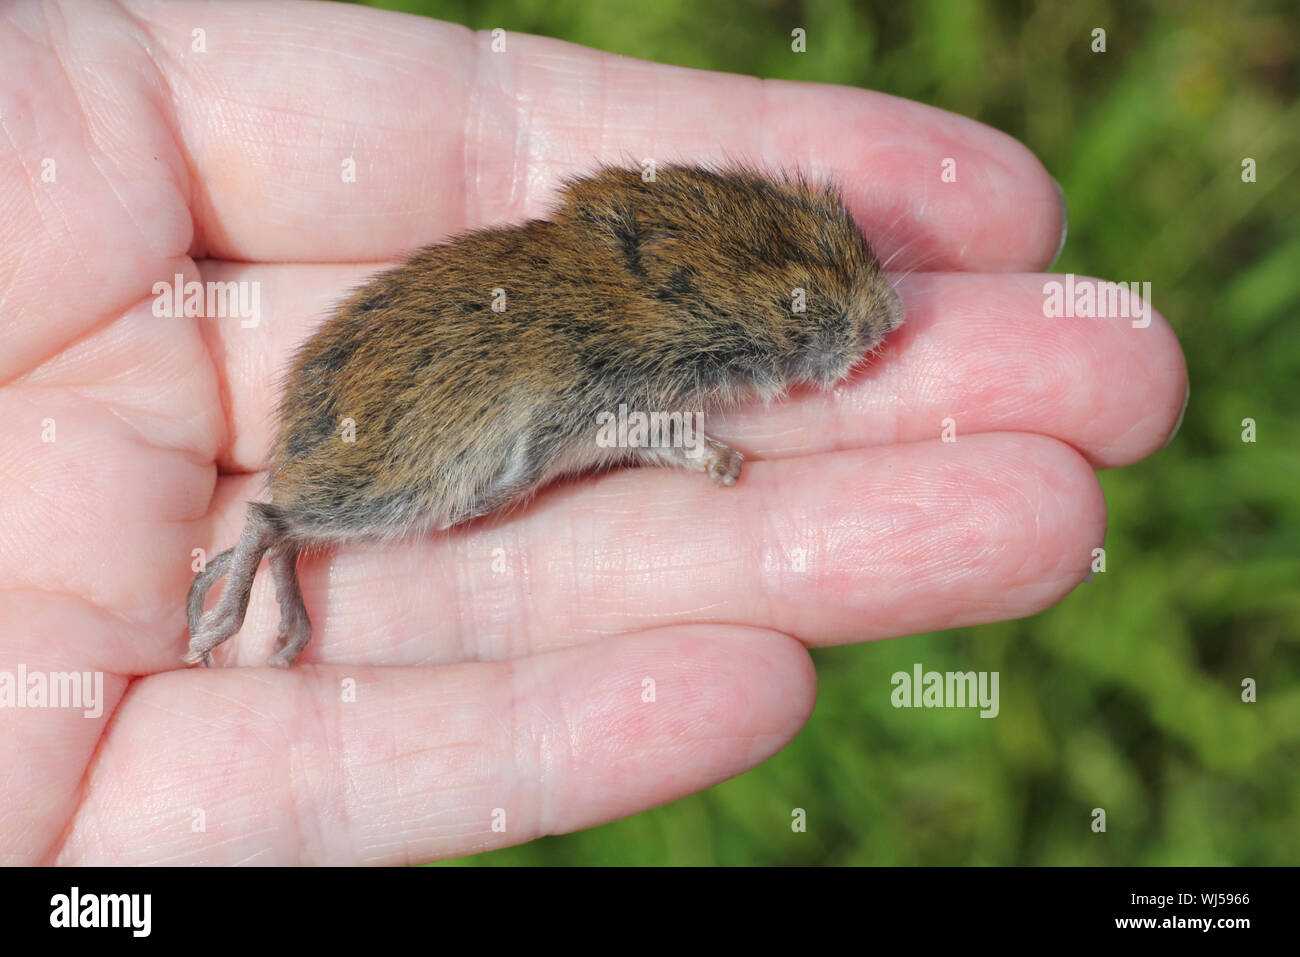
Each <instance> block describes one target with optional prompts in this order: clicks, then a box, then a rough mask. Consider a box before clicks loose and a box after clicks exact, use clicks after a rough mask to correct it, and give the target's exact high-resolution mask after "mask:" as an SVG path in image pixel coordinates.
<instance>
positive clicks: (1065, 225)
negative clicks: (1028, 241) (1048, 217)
mask: <svg viewBox="0 0 1300 957" xmlns="http://www.w3.org/2000/svg"><path fill="white" fill-rule="evenodd" d="M1052 182H1053V183H1055V184H1056V193H1057V195H1058V196H1060V197H1061V241H1060V242H1059V243H1057V244H1056V255H1055V256H1053V257H1052V265H1051V266H1048V267H1047V268H1048V269H1051V268H1052V266H1055V265H1056V261H1057V260H1058V259H1060V258H1061V250H1063V249H1065V237H1066V236H1068V235H1070V207H1069V206H1067V205H1066V203H1065V190H1063V189H1061V184H1060V183H1059V182H1057V180H1056V179H1055V177H1053V179H1052Z"/></svg>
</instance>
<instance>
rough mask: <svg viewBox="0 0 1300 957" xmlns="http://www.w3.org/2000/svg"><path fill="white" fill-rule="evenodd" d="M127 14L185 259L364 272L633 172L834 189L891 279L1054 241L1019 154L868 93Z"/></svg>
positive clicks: (1015, 263) (510, 44) (1047, 204)
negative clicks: (572, 179)
mask: <svg viewBox="0 0 1300 957" xmlns="http://www.w3.org/2000/svg"><path fill="white" fill-rule="evenodd" d="M136 14H137V16H138V18H139V21H140V22H141V23H143V25H144V28H145V29H146V30H147V31H148V32H149V34H151V36H152V38H153V40H154V41H156V50H155V53H154V58H155V61H156V62H157V64H158V66H159V68H160V70H161V71H162V73H163V78H164V80H165V84H166V88H167V89H168V90H169V91H170V93H171V96H172V100H173V102H172V104H171V108H172V112H173V122H174V126H175V129H176V131H177V135H178V136H179V138H180V139H181V141H182V145H183V148H184V153H185V155H186V157H187V159H188V161H189V163H188V165H189V171H190V173H191V174H192V176H193V177H194V178H195V180H196V182H195V183H194V187H195V188H194V189H193V190H192V195H193V196H195V197H196V200H195V202H194V203H192V212H193V214H194V217H195V226H196V230H195V235H196V240H195V246H196V248H195V249H194V250H193V253H194V254H195V255H196V256H198V255H207V256H212V257H220V258H226V259H238V260H246V261H279V262H284V261H294V262H317V261H329V262H342V261H372V260H379V259H384V258H387V257H390V256H393V255H395V254H398V253H400V252H402V251H404V250H409V249H411V248H414V247H416V246H420V245H424V244H427V243H430V242H434V241H436V240H439V239H441V238H444V237H446V236H447V235H450V234H452V233H455V232H458V231H460V230H462V229H465V228H471V227H475V226H480V225H483V224H486V223H493V222H504V221H517V220H520V219H523V218H527V217H532V216H540V215H543V214H544V213H545V211H546V209H547V206H548V205H549V203H550V202H551V199H552V194H553V188H554V186H555V185H556V184H557V183H558V182H559V181H560V180H561V179H562V178H563V177H565V176H567V175H569V174H571V173H574V172H577V171H580V170H583V169H586V168H589V167H591V166H592V165H594V164H595V163H596V162H599V161H605V160H609V161H623V162H627V161H629V160H631V161H634V162H642V161H643V160H645V159H652V160H654V161H655V162H657V163H659V164H664V163H670V162H674V161H682V160H693V161H725V160H727V159H734V160H739V161H742V162H745V163H749V164H753V165H757V166H760V167H763V168H769V169H777V168H786V167H798V168H800V169H802V170H803V171H805V172H806V173H809V174H812V175H814V176H830V177H834V178H835V179H836V180H838V181H839V182H840V184H841V186H842V187H843V188H844V191H845V194H846V198H847V200H848V202H849V206H850V208H851V209H852V211H853V212H854V214H855V216H856V217H857V218H858V220H859V222H860V224H861V225H862V226H863V229H864V231H865V232H866V233H867V235H868V238H870V239H871V240H872V241H873V243H874V244H875V246H876V247H877V252H878V253H879V255H880V256H881V257H882V258H886V257H889V256H891V255H893V254H894V253H895V252H901V255H899V256H898V258H897V259H896V260H895V261H894V263H893V267H894V268H898V267H899V266H900V265H901V266H904V267H906V266H907V265H908V264H909V263H915V264H918V265H922V266H924V267H925V268H930V269H964V270H980V271H1006V270H1035V269H1039V268H1042V267H1043V266H1045V265H1046V264H1047V263H1048V262H1050V260H1051V259H1052V258H1053V256H1054V255H1055V253H1056V251H1057V248H1058V246H1059V242H1060V238H1061V229H1062V223H1063V209H1062V205H1061V199H1060V194H1059V191H1058V189H1057V187H1056V185H1055V183H1054V182H1053V180H1052V179H1051V177H1050V176H1048V175H1047V173H1046V172H1045V171H1044V169H1043V168H1042V166H1041V164H1040V163H1039V162H1038V160H1037V159H1036V158H1035V157H1034V156H1033V154H1032V153H1030V151H1029V150H1028V149H1026V148H1025V147H1024V146H1023V145H1021V144H1020V143H1018V142H1016V141H1015V140H1014V139H1012V138H1011V137H1008V136H1006V135H1004V134H1002V133H999V132H997V131H996V130H993V129H991V128H989V127H987V126H984V125H982V124H980V123H976V122H974V121H972V120H968V119H966V118H964V117H961V116H957V115H955V114H951V113H947V112H945V111H942V110H938V109H934V108H932V107H928V106H924V105H922V104H919V103H914V102H910V101H908V100H903V99H898V98H896V97H891V96H887V95H884V94H880V93H874V92H871V91H867V90H859V89H852V88H848V87H837V86H824V85H817V84H806V83H792V82H779V81H763V80H758V79H755V78H753V77H746V76H736V75H729V74H723V73H711V72H706V71H700V70H692V69H685V68H680V67H673V66H666V65H663V64H657V63H648V62H644V61H639V60H633V59H628V58H625V57H619V56H613V55H609V54H605V53H601V52H598V51H594V50H589V49H586V48H583V47H579V46H574V45H571V44H568V43H563V42H560V41H556V40H550V39H546V38H542V37H533V36H527V35H523V34H512V33H507V34H506V35H505V36H504V37H502V38H498V42H496V43H495V44H494V42H493V38H492V37H491V36H489V35H486V34H475V33H472V32H471V31H469V30H467V29H464V28H462V27H458V26H454V25H450V24H445V23H439V22H436V21H432V20H427V19H422V18H417V17H409V16H405V15H401V14H390V13H385V12H381V11H376V10H368V9H361V8H355V7H348V6H344V5H341V4H340V5H332V4H328V5H327V4H321V5H319V6H314V7H306V8H304V7H302V6H298V5H293V6H290V5H288V4H284V3H279V2H267V3H257V4H255V5H248V6H245V5H243V4H222V5H220V6H215V5H212V6H210V5H198V4H194V3H190V2H181V3H169V4H158V5H150V6H147V7H144V6H142V7H140V8H138V9H137V10H136ZM507 26H508V24H507ZM197 28H201V29H202V31H203V34H202V35H203V43H202V46H203V50H202V52H196V50H195V42H196V41H195V31H196V29H197ZM774 42H776V41H775V40H774Z"/></svg>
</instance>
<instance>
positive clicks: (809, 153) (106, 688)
mask: <svg viewBox="0 0 1300 957" xmlns="http://www.w3.org/2000/svg"><path fill="white" fill-rule="evenodd" d="M195 30H201V31H203V32H202V36H203V39H204V43H205V46H206V52H196V51H195V49H194V43H195V34H194V31H195ZM507 43H508V45H507V49H506V51H505V52H503V53H493V52H491V51H490V49H489V44H490V38H488V37H485V36H482V35H474V34H471V33H469V32H468V31H466V30H463V29H461V28H458V27H453V26H450V25H447V24H440V23H434V22H430V21H424V20H418V19H412V18H404V17H399V16H396V15H391V14H383V13H379V12H376V11H371V10H364V9H357V8H351V7H344V6H331V5H321V6H317V7H311V6H308V7H302V6H289V5H282V4H280V3H258V4H256V5H249V6H244V5H233V4H223V5H220V6H215V5H214V6H204V5H196V4H191V3H185V2H180V3H168V4H165V5H163V4H160V5H157V6H154V5H148V4H143V3H141V4H135V5H132V4H127V12H123V11H122V9H120V8H118V7H115V6H113V7H97V6H96V7H91V6H89V5H87V6H85V7H83V8H79V9H78V10H77V11H76V16H61V15H60V14H59V12H58V10H57V8H54V7H50V8H48V9H47V8H45V7H43V6H42V5H40V4H37V3H27V4H19V5H16V6H13V7H11V8H10V9H9V10H8V11H7V14H6V20H5V22H4V23H3V24H0V58H3V60H4V62H5V63H6V66H7V69H6V76H5V81H4V86H3V88H0V129H3V132H4V134H5V137H4V139H3V141H0V144H2V145H0V197H2V198H3V200H4V210H5V215H3V216H0V343H2V347H0V368H2V373H3V374H2V375H0V382H3V387H0V410H2V412H0V414H3V416H4V419H5V421H7V422H8V423H9V426H10V427H9V428H8V429H7V430H4V431H3V432H0V463H2V464H0V529H2V530H3V534H0V677H2V676H3V672H5V671H8V672H11V673H14V674H17V673H18V671H19V668H20V667H24V668H25V669H26V672H27V673H28V674H38V675H39V674H46V675H49V674H51V673H55V672H69V671H91V672H100V673H102V674H103V679H104V685H103V697H104V700H103V708H102V714H101V715H100V716H98V717H89V718H88V717H85V716H84V715H83V710H82V709H73V708H58V709H56V708H42V709H34V708H25V709H19V708H12V707H4V708H0V728H2V729H3V733H0V765H2V766H3V767H5V768H6V774H5V776H4V778H3V783H2V784H0V796H2V797H3V800H0V849H3V860H5V861H7V862H10V863H22V862H58V863H166V864H176V863H196V862H204V863H408V862H420V861H426V860H432V859H435V858H442V857H451V856H457V855H461V854H467V853H471V852H475V851H480V850H486V849H489V848H492V847H499V846H503V845H507V844H514V843H519V842H521V841H526V840H529V839H531V838H533V837H536V836H538V835H540V834H545V833H555V832H564V831H571V830H576V829H579V828H584V827H589V826H592V825H595V824H598V823H600V822H603V821H608V820H611V819H614V818H618V817H621V816H625V815H628V814H632V813H635V812H637V811H639V810H642V809H645V808H648V807H652V806H655V805H658V804H661V803H664V802H666V801H669V800H672V799H674V798H677V797H679V796H682V795H685V794H688V793H691V792H693V791H697V790H699V789H701V788H705V787H708V786H710V785H712V784H714V783H716V782H718V781H721V780H723V779H725V778H727V777H730V776H732V775H735V774H738V773H740V772H742V771H744V770H746V769H748V768H750V767H753V766H754V765H756V764H759V763H761V762H762V761H764V760H765V759H766V758H768V757H769V756H770V755H772V754H773V753H775V752H776V751H778V750H779V749H780V748H781V747H783V746H784V745H785V744H786V743H787V742H788V741H789V740H790V739H791V738H792V737H793V736H794V734H795V733H796V732H797V731H798V729H799V728H800V726H801V725H802V724H803V722H804V721H805V720H806V718H807V716H808V714H809V712H810V710H811V708H812V703H813V699H814V695H815V676H814V673H813V669H812V667H811V665H810V661H809V656H808V653H807V650H806V649H807V647H808V646H816V645H828V644H836V643H845V642H850V641H861V640H869V639H874V638H881V637H887V636H893V635H902V634H908V633H913V632H920V631H930V630H934V629H941V628H950V627H955V626H959V625H971V624H977V623H981V622H989V621H996V620H1000V619H1005V618H1013V617H1018V616H1023V615H1027V614H1032V613H1033V612H1035V611H1038V610H1040V609H1042V608H1044V607H1046V606H1048V605H1050V604H1052V603H1053V602H1055V601H1057V600H1058V599H1060V598H1061V597H1062V596H1063V595H1065V594H1066V593H1067V592H1068V591H1069V590H1070V589H1072V588H1073V587H1074V586H1075V585H1076V584H1078V583H1079V582H1080V581H1082V580H1083V578H1084V577H1086V575H1087V573H1088V567H1089V560H1090V556H1091V550H1092V549H1093V548H1094V547H1096V546H1098V545H1100V544H1101V541H1102V537H1103V533H1104V525H1105V512H1104V503H1103V502H1102V498H1101V494H1100V490H1099V487H1098V484H1097V481H1096V478H1095V475H1094V473H1093V469H1094V468H1098V467H1113V466H1120V465H1126V464H1129V463H1132V462H1135V461H1137V460H1139V459H1141V458H1143V457H1144V456H1146V455H1149V454H1150V453H1151V452H1153V451H1154V450H1156V449H1158V448H1159V447H1160V446H1161V445H1162V444H1163V443H1164V442H1165V441H1166V440H1167V439H1168V437H1169V435H1170V434H1171V432H1172V430H1173V429H1174V427H1175V422H1176V420H1177V418H1178V415H1179V412H1180V409H1181V407H1182V405H1183V402H1184V399H1185V389H1186V371H1185V368H1184V364H1183V360H1182V356H1181V353H1180V351H1179V348H1178V344H1177V342H1176V340H1175V338H1174V336H1173V333H1172V332H1171V331H1170V329H1169V327H1168V325H1167V324H1166V323H1165V322H1164V320H1163V319H1162V318H1161V317H1160V316H1158V315H1156V316H1154V318H1153V321H1152V322H1151V323H1150V325H1149V326H1148V327H1146V328H1134V327H1133V326H1132V325H1131V324H1130V323H1129V322H1128V321H1127V320H1110V321H1105V320H1085V319H1046V318H1044V314H1043V300H1044V295H1043V282H1044V279H1043V277H1042V276H1040V275H1037V274H1036V270H1041V269H1043V268H1045V267H1046V266H1047V265H1048V264H1049V263H1050V261H1051V260H1052V258H1053V256H1054V255H1055V252H1056V250H1057V246H1058V240H1059V237H1060V234H1061V229H1062V221H1061V216H1062V212H1061V208H1060V204H1059V198H1058V193H1057V189H1056V187H1055V185H1054V184H1053V182H1052V180H1051V179H1050V178H1049V177H1048V175H1047V174H1046V173H1045V172H1044V171H1043V169H1042V168H1041V166H1040V165H1039V163H1038V162H1037V161H1036V160H1035V159H1034V157H1033V156H1032V155H1031V154H1030V153H1029V152H1028V151H1027V150H1026V149H1025V148H1024V147H1022V146H1021V145H1019V144H1018V143H1016V142H1015V141H1013V140H1011V139H1009V138H1007V137H1006V136H1004V135H1002V134H1000V133H998V132H996V131H993V130H991V129H989V128H986V127H983V126H981V125H979V124H977V123H974V122H972V121H970V120H966V119H963V118H961V117H958V116H954V115H951V114H947V113H944V112H942V111H939V110H935V109H932V108H929V107H925V106H922V105H919V104H916V103H911V102H908V101H904V100H898V99H895V98H892V97H887V96H883V95H880V94H876V93H871V92H867V91H861V90H854V89H847V88H837V87H826V86H812V85H802V84H793V83H779V82H761V81H758V80H754V79H751V78H746V77H737V76H727V75H719V74H708V73H701V72H696V71H689V70H683V69H677V68H672V67H666V66H660V65H655V64H650V63H642V62H637V61H630V60H624V59H620V58H616V57H611V56H607V55H604V54H600V53H596V52H593V51H590V50H585V49H581V48H577V47H573V46H570V45H567V44H563V43H558V42H555V41H550V40H544V39H539V38H533V37H526V36H520V35H513V34H511V35H509V36H508V38H507ZM724 155H725V156H731V157H735V158H739V159H746V160H750V161H753V162H756V163H759V164H761V165H765V166H771V167H781V166H798V167H801V168H803V169H804V170H805V171H807V172H809V173H811V174H814V175H821V176H833V177H835V178H836V179H837V180H838V181H839V182H840V184H841V185H842V187H843V188H844V191H845V194H846V198H847V200H848V202H849V205H850V207H851V209H852V211H853V213H854V215H855V217H856V218H857V220H858V222H859V223H861V224H862V225H863V227H864V229H865V230H866V231H867V234H868V238H869V239H871V240H872V242H873V245H874V246H875V247H876V249H877V251H878V253H879V254H880V256H881V258H882V259H889V258H890V257H891V256H893V257H894V258H893V259H892V261H891V265H890V268H891V269H892V270H901V271H907V270H909V269H911V268H912V267H916V266H919V267H920V270H918V271H914V272H911V273H910V275H908V276H907V277H906V278H905V279H903V280H902V284H901V291H902V296H903V299H904V302H905V304H906V309H907V322H906V323H905V325H904V326H903V327H902V328H901V329H900V330H899V331H898V332H896V333H894V334H893V335H892V336H891V337H890V338H889V340H888V341H887V343H886V345H885V347H884V350H883V354H882V355H881V356H879V357H878V358H877V359H876V360H874V361H873V362H872V363H871V364H869V365H867V366H866V367H864V368H863V369H862V370H861V371H860V373H859V374H857V375H856V376H855V377H854V378H853V379H852V380H851V381H850V382H848V383H846V384H844V385H843V386H841V387H839V388H837V389H836V390H835V391H834V392H832V393H828V394H822V393H817V392H806V393H799V394H797V395H795V396H792V397H791V398H790V399H789V400H787V401H785V402H783V403H780V404H778V405H774V406H773V407H771V408H769V409H763V408H761V407H755V408H749V409H745V410H742V411H741V412H738V413H736V414H732V415H728V416H726V417H721V418H716V419H710V433H711V434H713V435H715V436H716V437H717V438H719V439H722V440H724V441H726V442H727V443H728V444H730V445H733V446H735V447H737V448H738V449H740V450H741V451H743V452H744V453H745V455H746V471H745V474H744V477H743V479H742V480H741V482H740V483H739V484H738V485H737V486H736V487H735V488H731V489H718V488H716V487H714V486H712V485H710V484H709V483H707V482H701V481H699V478H698V476H692V475H687V474H681V473H678V472H675V471H670V470H649V469H642V470H628V471H623V472H617V473H612V474H608V475H604V476H599V477H592V478H588V479H583V480H579V481H574V482H569V483H566V484H563V485H561V486H557V487H555V488H553V489H551V490H549V491H548V492H546V493H544V494H543V495H541V496H540V497H539V498H538V499H537V500H536V501H535V502H533V503H532V504H531V505H530V506H529V507H528V508H527V509H525V510H522V511H520V512H519V513H518V514H514V515H511V516H509V517H506V518H502V519H499V520H495V521H490V522H487V523H483V524H480V525H476V526H474V527H472V528H469V529H466V530H462V531H459V532H453V533H451V534H447V535H441V536H431V537H429V538H427V539H425V540H421V541H413V542H407V543H402V544H394V545H386V546H365V547H355V548H346V549H343V550H341V551H339V552H337V553H331V554H322V555H314V556H304V558H303V559H302V562H301V566H300V567H301V577H302V582H303V591H304V595H305V597H306V601H307V605H308V610H309V612H310V615H311V619H312V622H313V626H314V632H315V638H314V640H313V642H312V644H311V645H310V646H309V647H308V649H307V651H306V653H305V654H304V656H303V659H302V662H301V663H300V664H299V665H297V666H295V668H293V669H292V670H289V671H276V670H273V669H268V668H263V667H260V664H261V662H262V661H264V660H265V658H266V654H267V651H268V650H269V648H270V646H271V643H272V641H273V638H274V634H275V626H276V622H277V617H278V613H277V610H276V608H275V603H274V600H273V596H272V594H271V590H270V587H269V584H270V583H269V580H268V577H267V576H259V578H258V583H257V585H256V586H255V588H254V597H253V602H252V605H251V607H250V611H249V614H248V617H247V619H246V621H245V624H244V627H243V630H242V631H241V633H240V635H239V637H238V639H237V640H236V641H234V642H231V643H229V644H228V645H226V646H223V648H222V650H221V652H220V653H219V654H218V656H217V657H218V661H219V663H220V664H222V665H225V667H218V668H214V669H206V670H183V669H181V668H180V655H181V654H182V653H183V651H184V649H185V641H186V628H185V620H184V619H185V615H184V600H185V594H186V590H187V588H188V586H189V582H190V579H191V577H192V575H193V569H192V567H191V561H192V557H191V556H192V552H193V550H194V549H196V548H202V549H204V550H205V551H206V552H207V554H209V555H212V554H215V553H216V551H218V550H219V549H221V548H224V547H225V546H227V545H229V544H231V543H232V542H233V540H234V538H235V537H236V536H237V534H238V531H239V528H240V526H241V524H242V522H243V519H244V514H245V508H246V506H245V502H246V501H247V500H249V499H251V498H255V497H257V495H258V491H259V488H260V485H261V475H260V474H259V470H260V468H261V464H262V459H263V456H264V455H265V452H266V450H267V448H268V447H269V445H270V440H271V429H272V426H273V424H274V423H273V419H272V415H271V410H272V409H273V407H274V401H275V385H276V376H277V374H278V373H279V372H280V371H281V370H282V369H283V368H284V367H285V365H286V361H287V358H288V356H289V354H290V352H291V350H292V349H293V348H294V347H295V346H296V345H297V344H298V343H299V342H301V341H302V340H303V338H304V337H305V336H307V335H308V334H309V333H310V331H311V330H312V328H314V327H315V326H316V325H317V324H318V323H319V322H320V321H321V320H322V319H323V318H324V317H325V315H326V314H327V312H328V308H329V305H330V304H331V302H332V301H334V300H335V299H336V298H337V297H338V296H339V294H340V293H341V292H343V291H344V290H345V289H346V288H348V287H349V286H351V285H354V284H355V283H357V282H358V281H360V280H361V279H363V278H364V277H365V276H366V275H368V274H369V273H371V272H373V271H374V270H375V269H376V268H378V266H380V265H381V264H384V263H386V262H387V261H390V260H392V259H394V258H396V257H398V256H400V255H401V254H402V253H404V252H407V251H409V250H411V249H413V248H415V247H417V246H419V245H422V244H425V243H429V242H433V241H438V240H440V239H442V238H445V237H446V236H448V235H450V234H453V233H456V232H458V231H460V230H462V229H465V228H468V227H473V226H478V225H481V224H485V223H489V222H506V221H519V220H521V219H524V218H527V217H529V216H537V215H542V214H543V213H544V211H545V209H546V207H547V205H548V203H549V201H550V199H551V196H552V189H553V187H554V186H555V184H556V183H557V182H558V180H559V179H560V178H561V177H562V176H564V175H566V174H569V173H572V172H577V171H581V170H583V169H586V168H589V167H590V166H591V165H592V164H593V163H595V162H596V161H598V160H602V159H609V160H616V161H617V160H621V159H625V158H627V157H629V156H630V157H633V158H635V159H636V160H637V161H639V160H640V159H641V158H642V157H653V158H656V159H657V160H658V161H660V162H670V161H673V160H682V159H689V160H709V159H720V158H723V157H724ZM945 158H952V159H955V161H956V164H957V165H956V169H957V174H958V175H957V179H956V182H951V183H946V182H941V180H940V171H941V168H942V165H941V164H942V163H943V161H944V160H945ZM349 159H353V160H355V168H356V178H355V181H354V182H347V181H345V177H344V175H343V174H344V173H345V172H346V169H347V167H346V163H347V161H348V160H349ZM176 273H182V274H184V276H185V278H186V280H195V279H201V280H202V281H212V280H216V281H234V282H238V283H248V284H256V286H255V288H257V289H258V290H259V292H260V313H261V321H260V322H259V323H258V324H257V325H256V326H255V327H252V328H245V327H244V325H243V324H241V322H240V320H239V319H238V318H222V319H218V318H159V317H157V316H155V315H154V312H153V305H154V299H155V296H154V293H153V291H152V290H153V289H154V284H155V283H158V282H164V283H170V282H171V280H172V277H173V276H174V274H176ZM246 288H250V287H246ZM944 419H952V420H953V421H954V423H955V428H956V436H957V441H955V442H944V441H941V440H940V430H941V427H942V422H943V420H944ZM223 655H224V657H223ZM235 665H241V666H247V667H234V666H235ZM646 679H650V680H651V681H653V689H654V700H653V701H652V702H650V701H646V700H643V696H644V694H645V690H644V689H645V687H646V685H645V684H644V682H645V681H646ZM498 809H500V810H498ZM502 811H503V812H504V816H503V815H502V813H501V812H502ZM494 823H496V824H498V825H500V824H502V823H503V824H504V830H495V829H494Z"/></svg>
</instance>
